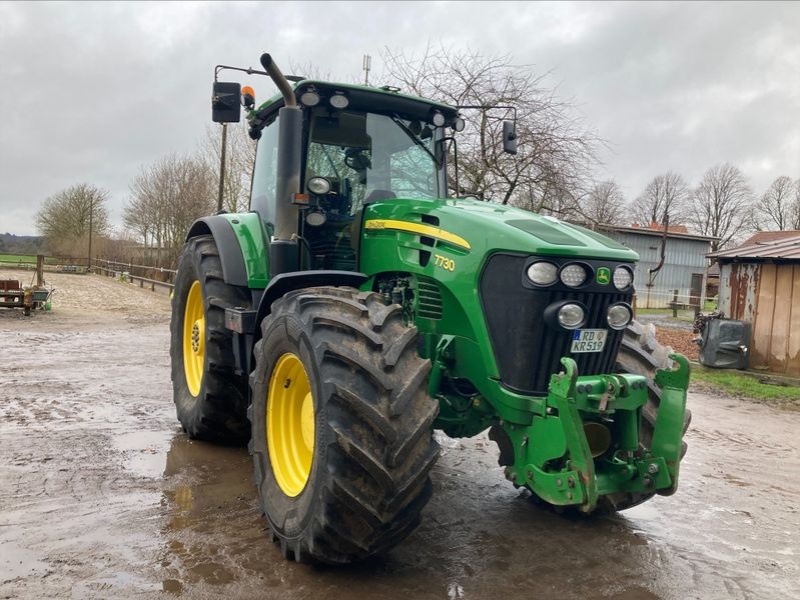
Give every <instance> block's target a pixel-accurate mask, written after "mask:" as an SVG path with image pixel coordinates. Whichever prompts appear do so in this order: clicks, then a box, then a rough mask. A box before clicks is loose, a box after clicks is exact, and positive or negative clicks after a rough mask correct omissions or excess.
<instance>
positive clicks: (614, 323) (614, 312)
mask: <svg viewBox="0 0 800 600" xmlns="http://www.w3.org/2000/svg"><path fill="white" fill-rule="evenodd" d="M607 319H608V325H609V327H611V329H625V328H626V327H627V326H628V323H630V322H631V319H633V314H632V313H631V309H630V307H629V306H628V305H627V304H613V305H612V306H610V307H609V308H608V316H607Z"/></svg>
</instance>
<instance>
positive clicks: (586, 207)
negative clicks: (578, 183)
mask: <svg viewBox="0 0 800 600" xmlns="http://www.w3.org/2000/svg"><path fill="white" fill-rule="evenodd" d="M578 210H579V212H580V214H581V216H582V217H583V221H584V222H585V223H587V224H589V225H591V226H593V227H594V226H598V225H629V224H630V223H626V220H625V196H624V195H623V194H622V190H621V189H620V188H619V185H617V182H616V181H614V180H610V181H601V182H600V183H596V184H595V185H594V186H593V187H592V189H591V190H590V191H589V193H588V194H586V196H585V197H584V198H582V200H581V202H580V203H579V209H578Z"/></svg>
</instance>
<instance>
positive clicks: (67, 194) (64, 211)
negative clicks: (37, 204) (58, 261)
mask: <svg viewBox="0 0 800 600" xmlns="http://www.w3.org/2000/svg"><path fill="white" fill-rule="evenodd" d="M108 197H109V194H108V192H107V191H106V190H103V189H100V188H98V187H96V186H94V185H91V184H89V183H79V184H76V185H73V186H71V187H69V188H67V189H65V190H62V191H60V192H58V193H57V194H54V195H53V196H50V197H49V198H47V199H46V200H45V201H44V202H43V203H42V207H41V209H39V212H38V213H36V228H37V229H38V231H39V233H41V234H42V235H43V236H44V238H45V240H46V243H47V247H48V248H49V249H50V251H51V252H56V253H59V254H73V255H75V254H78V253H79V252H80V253H82V252H83V251H84V250H85V249H86V247H87V245H88V239H89V233H90V226H91V234H92V237H95V236H97V237H99V236H101V235H105V234H106V233H108V231H109V229H110V226H109V221H108V208H107V207H106V205H105V204H106V201H107V200H108Z"/></svg>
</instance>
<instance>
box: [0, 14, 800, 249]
mask: <svg viewBox="0 0 800 600" xmlns="http://www.w3.org/2000/svg"><path fill="white" fill-rule="evenodd" d="M429 42H430V43H432V44H435V45H438V44H440V43H441V44H444V45H446V46H450V47H455V48H458V47H466V46H469V47H471V48H472V49H475V50H479V51H481V52H483V53H485V54H490V55H491V54H495V55H500V54H505V53H510V54H511V55H512V56H513V57H514V60H515V62H516V63H519V64H525V65H531V66H532V68H533V69H535V70H536V71H537V72H539V73H547V72H549V73H551V75H550V76H549V82H550V85H552V86H554V87H555V86H557V87H558V92H559V94H560V95H561V96H562V97H565V98H568V99H571V100H572V101H574V102H575V103H576V104H578V105H579V107H580V110H581V111H582V113H583V116H584V117H585V118H586V119H587V120H588V122H589V123H590V124H591V125H592V126H594V127H595V128H596V129H597V131H598V133H599V134H600V135H601V136H602V137H603V138H605V139H607V140H608V141H609V142H610V143H611V146H610V148H609V150H607V151H604V152H603V156H602V159H603V160H604V163H605V166H604V167H603V168H602V169H601V171H600V173H599V174H598V176H599V177H603V178H614V179H616V180H617V182H618V183H619V184H620V185H621V186H622V189H623V191H624V193H625V195H626V197H627V198H629V199H630V198H634V197H635V196H636V195H637V194H638V193H639V192H640V191H641V190H642V188H643V187H644V186H645V184H646V183H647V182H648V181H649V180H650V179H651V178H652V177H653V176H655V175H658V174H660V173H664V172H666V171H667V170H670V169H671V170H674V171H677V172H678V173H680V174H681V175H683V176H684V177H685V178H686V179H687V180H688V181H689V182H690V183H696V182H697V181H698V180H699V178H700V177H701V176H702V174H703V172H704V171H705V170H706V169H707V168H709V167H711V166H713V165H715V164H718V163H722V162H726V161H728V162H731V163H733V164H734V165H737V166H739V167H740V168H741V169H742V170H743V171H744V173H745V174H746V175H747V177H748V178H749V180H750V183H751V185H752V187H753V188H754V190H755V191H756V192H757V193H759V194H760V193H761V192H763V191H764V189H766V187H767V186H768V185H769V184H770V183H771V181H772V180H773V179H775V178H776V177H778V176H780V175H789V176H791V177H792V178H797V177H800V3H797V2H785V3H767V2H757V3H756V2H754V3H734V4H726V3H716V2H715V3H688V4H682V3H677V2H669V3H663V4H657V3H638V4H627V3H613V4H605V3H586V2H580V3H574V4H571V3H558V4H547V3H532V2H526V3H500V2H468V3H460V2H452V3H451V2H426V3H402V2H342V3H339V2H321V3H300V2H297V3H294V2H293V3H290V2H278V3H265V4H249V3H248V4H234V3H230V2H226V3H224V4H222V3H221V4H214V3H202V4H188V3H164V4H158V3H136V4H124V3H92V4H82V3H55V4H45V3H38V2H37V3H16V4H14V3H5V2H3V3H0V86H2V88H1V89H2V94H0V118H2V125H0V169H1V171H0V175H1V176H0V232H6V231H7V232H11V233H16V234H25V235H30V234H35V233H36V231H35V227H34V214H35V213H36V211H37V209H38V208H39V206H40V204H41V202H42V201H43V200H44V199H45V198H47V197H48V196H50V195H52V194H54V193H56V192H58V191H59V190H61V189H64V188H66V187H68V186H70V185H72V184H74V183H79V182H89V183H93V184H96V185H98V186H101V187H103V188H106V189H107V190H109V192H110V193H111V202H110V208H111V213H112V220H113V222H114V224H115V225H119V224H120V222H121V221H120V214H121V207H122V206H123V204H124V203H125V202H126V200H127V194H128V183H129V181H130V180H131V178H132V177H133V176H134V175H135V174H136V172H137V171H138V170H139V168H140V167H141V166H142V165H144V164H148V163H150V162H153V161H155V160H156V159H158V158H159V157H160V156H163V155H165V154H169V153H173V152H175V153H189V152H191V151H192V150H193V149H194V148H195V147H196V146H197V144H198V143H199V142H200V140H201V139H202V138H203V137H204V136H205V130H206V126H207V125H208V124H209V123H210V96H211V82H212V77H213V67H214V65H216V64H219V63H222V64H232V65H241V66H244V67H247V66H253V67H255V68H260V66H259V62H258V58H259V56H260V55H261V53H262V52H264V51H268V52H270V53H272V55H273V56H274V57H275V60H276V62H278V64H279V65H282V66H283V69H284V71H289V70H290V69H289V65H290V64H295V65H307V64H313V65H316V66H317V67H318V69H319V71H320V72H322V73H326V72H327V73H330V74H331V76H332V77H334V78H336V79H340V80H344V81H353V80H354V79H355V78H360V77H362V74H361V64H362V56H363V55H364V54H370V55H371V56H372V68H373V71H372V73H373V75H372V77H371V81H372V83H374V84H382V81H381V77H380V73H381V70H382V65H381V58H380V55H381V51H382V50H383V49H384V48H386V47H389V48H391V49H393V50H399V49H403V50H405V51H406V52H407V53H408V52H412V53H413V52H415V51H417V52H420V51H422V50H423V49H424V47H425V46H426V45H427V44H428V43H429ZM245 79H247V77H246V76H245ZM249 79H250V81H248V83H250V84H251V85H253V87H254V88H255V90H256V94H257V96H258V97H259V99H260V100H263V99H265V98H266V97H267V96H268V95H271V94H272V93H273V91H274V89H273V88H272V87H271V85H270V84H269V82H268V80H266V79H265V78H263V79H262V78H258V77H250V78H249Z"/></svg>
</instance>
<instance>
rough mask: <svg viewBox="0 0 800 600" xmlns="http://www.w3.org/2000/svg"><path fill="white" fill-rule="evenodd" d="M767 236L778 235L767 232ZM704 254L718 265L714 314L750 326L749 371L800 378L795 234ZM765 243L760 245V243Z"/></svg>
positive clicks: (798, 234)
mask: <svg viewBox="0 0 800 600" xmlns="http://www.w3.org/2000/svg"><path fill="white" fill-rule="evenodd" d="M770 233H772V234H774V233H777V232H770ZM780 234H781V235H777V236H776V235H770V236H762V237H761V238H756V240H755V242H754V241H753V238H751V239H750V240H748V241H747V242H746V243H745V244H743V245H741V246H739V247H738V248H733V249H731V250H722V251H719V252H714V253H712V254H709V257H710V258H713V259H716V260H717V261H719V265H720V289H719V308H720V310H721V311H722V312H724V313H725V315H726V316H728V317H730V318H732V319H736V320H739V321H748V322H750V323H752V330H751V331H752V338H751V340H750V345H749V348H750V367H751V368H754V369H764V370H768V371H771V372H773V373H784V374H786V375H795V376H797V375H800V231H788V232H780ZM765 238H766V239H768V240H769V241H766V242H764V241H759V240H760V239H765Z"/></svg>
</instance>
